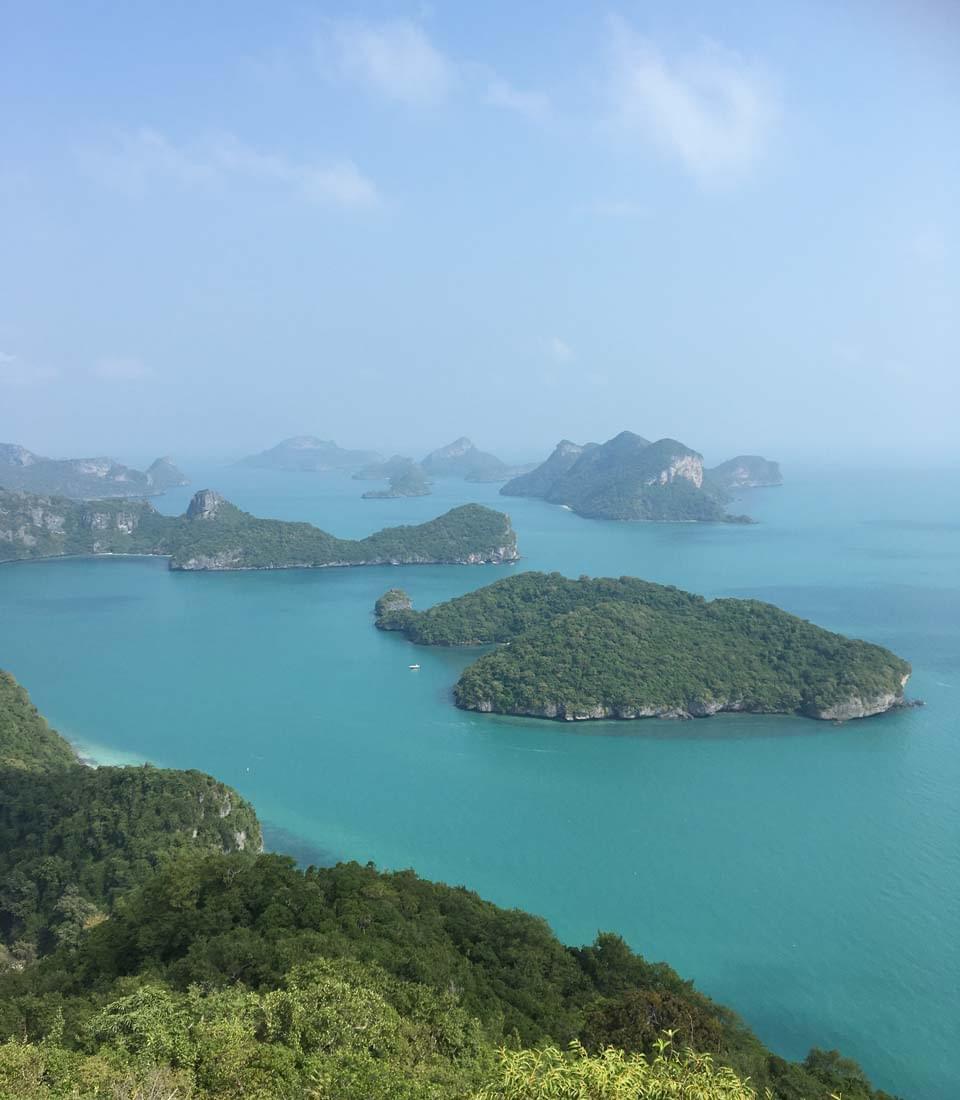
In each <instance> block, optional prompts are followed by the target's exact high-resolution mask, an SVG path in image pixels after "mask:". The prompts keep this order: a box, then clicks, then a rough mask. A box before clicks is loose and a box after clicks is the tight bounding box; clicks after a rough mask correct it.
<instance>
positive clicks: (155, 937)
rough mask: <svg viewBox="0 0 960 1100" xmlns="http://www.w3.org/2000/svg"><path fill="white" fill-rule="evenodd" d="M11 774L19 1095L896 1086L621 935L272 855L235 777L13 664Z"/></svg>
mask: <svg viewBox="0 0 960 1100" xmlns="http://www.w3.org/2000/svg"><path fill="white" fill-rule="evenodd" d="M0 784H2V787H0V791H2V796H0V868H2V878H0V882H2V890H0V942H2V946H0V1096H2V1097H4V1098H7V1097H9V1098H11V1100H14V1098H15V1100H104V1098H106V1097H111V1098H115V1100H148V1098H153V1100H236V1098H240V1097H248V1098H254V1097H255V1098H257V1100H306V1098H309V1097H312V1098H315V1100H321V1098H324V1100H327V1098H329V1100H424V1098H429V1100H468V1098H472V1100H551V1098H552V1100H556V1098H558V1097H560V1098H572V1097H582V1098H590V1100H594V1098H599V1097H602V1098H604V1100H607V1098H612V1097H615V1096H623V1097H625V1098H627V1100H633V1098H636V1097H647V1098H649V1100H668V1098H671V1097H680V1096H687V1097H690V1098H691V1100H693V1098H697V1100H707V1098H710V1100H757V1098H758V1097H762V1096H764V1095H765V1092H766V1090H769V1092H768V1093H767V1095H769V1096H770V1097H772V1098H773V1100H830V1098H831V1097H833V1096H835V1095H837V1094H841V1093H842V1095H843V1097H844V1100H891V1098H889V1097H888V1096H887V1094H885V1093H883V1092H880V1091H878V1090H874V1089H873V1088H872V1087H871V1085H870V1083H869V1081H868V1080H867V1078H866V1077H865V1075H864V1073H863V1071H862V1070H861V1069H860V1067H859V1066H857V1064H856V1063H854V1062H852V1061H850V1060H849V1059H846V1058H843V1057H841V1055H840V1054H838V1053H837V1052H836V1051H823V1050H819V1049H813V1050H811V1051H810V1053H809V1054H808V1056H807V1057H806V1058H805V1059H804V1061H802V1062H789V1061H787V1060H785V1059H783V1058H781V1057H779V1056H777V1055H776V1054H774V1053H773V1052H771V1051H770V1050H768V1049H767V1048H766V1047H764V1045H763V1044H762V1043H761V1042H760V1040H759V1039H758V1038H757V1037H756V1036H755V1035H754V1034H753V1033H752V1032H751V1031H750V1030H749V1028H747V1027H746V1025H745V1024H744V1023H743V1021H741V1020H740V1019H739V1018H738V1017H737V1016H736V1015H735V1014H734V1013H733V1012H731V1011H730V1010H729V1009H727V1008H725V1007H723V1006H722V1005H718V1004H716V1003H715V1002H714V1001H712V1000H710V998H708V997H706V996H704V995H703V994H702V993H700V992H698V991H697V990H696V989H695V988H694V986H693V984H692V983H691V982H689V981H686V980H684V979H682V978H681V977H680V976H679V975H678V974H677V973H676V972H675V971H674V970H672V969H671V968H670V967H669V966H668V965H666V964H665V963H653V962H648V961H647V960H645V959H644V958H643V957H642V956H640V955H638V954H635V953H634V952H633V951H631V949H630V948H629V947H628V946H627V944H626V943H625V942H624V941H623V940H622V939H621V938H620V937H618V936H617V935H615V934H613V933H601V934H600V935H598V936H597V938H596V940H595V941H594V942H593V943H592V944H590V945H588V946H583V947H576V948H574V947H566V946H564V945H563V944H562V943H560V941H559V940H558V939H557V938H556V937H555V936H554V935H553V933H552V932H551V931H550V929H549V927H548V926H547V924H546V922H545V921H543V920H541V919H540V918H538V917H534V916H531V915H529V914H527V913H524V912H521V911H519V910H506V909H500V908H498V907H497V906H495V905H492V904H490V903H489V902H486V901H483V900H482V899H481V898H480V897H478V896H477V895H476V894H474V893H471V892H470V891H468V890H465V889H463V888H462V887H451V886H446V885H443V884H441V883H432V882H428V881H426V880H424V879H421V878H419V877H418V876H417V875H415V874H414V873H413V872H412V871H402V872H399V873H393V874H387V873H383V872H379V871H377V870H376V869H375V868H374V867H373V866H372V865H370V864H368V865H367V866H365V867H362V866H360V865H359V864H356V863H342V864H338V865H337V866H334V867H323V868H317V867H309V868H307V869H306V870H301V869H298V868H297V867H296V866H295V864H294V862H293V860H291V859H289V858H286V857H283V856H279V855H267V854H261V853H260V852H259V838H260V827H259V825H258V823H257V820H256V816H255V814H254V812H253V810H252V809H251V808H250V807H249V806H248V805H247V804H246V803H245V802H244V800H243V799H242V798H241V797H240V796H239V795H238V794H237V793H236V792H235V791H233V790H231V789H230V788H229V787H226V786H224V785H223V784H221V783H218V782H217V781H216V780H215V779H212V778H211V777H209V776H205V775H203V774H201V773H199V772H177V771H169V770H166V769H158V768H151V767H136V768H96V769H93V768H87V767H83V766H81V765H79V764H78V763H77V762H76V761H75V760H74V759H73V757H72V753H71V751H70V748H69V746H68V745H67V744H66V742H64V741H63V740H62V738H60V737H59V736H58V735H57V734H56V733H55V732H54V731H52V730H51V729H50V728H49V727H48V726H47V724H46V723H45V722H44V721H43V719H42V718H41V717H40V715H39V714H37V712H36V710H35V709H34V708H33V706H32V704H31V703H30V700H29V698H28V696H27V695H26V692H25V691H24V690H23V689H22V688H21V687H20V686H19V685H17V684H16V682H15V681H14V680H13V678H12V677H10V676H9V675H7V674H4V673H0ZM241 838H242V841H243V842H242V843H241ZM600 1082H604V1084H603V1085H602V1086H601V1084H600Z"/></svg>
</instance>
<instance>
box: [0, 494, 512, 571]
mask: <svg viewBox="0 0 960 1100" xmlns="http://www.w3.org/2000/svg"><path fill="white" fill-rule="evenodd" d="M78 554H79V555H99V554H147V555H155V556H159V557H166V558H168V559H169V565H170V568H171V569H177V570H222V569H297V568H304V569H309V568H325V567H330V566H348V565H420V564H425V565H444V564H460V565H476V564H484V563H501V562H512V561H516V560H517V559H518V557H519V554H518V552H517V536H516V534H515V532H514V530H513V527H512V526H511V524H510V517H509V516H507V515H505V514H504V513H503V512H496V511H494V510H493V509H491V508H486V507H484V506H483V505H480V504H465V505H462V506H461V507H459V508H453V509H451V510H450V511H449V512H445V513H444V514H443V515H441V516H438V517H437V518H436V519H432V520H430V521H429V522H427V523H421V524H418V525H416V526H399V527H387V528H384V530H382V531H377V532H376V533H375V534H372V535H368V536H367V537H366V538H364V539H339V538H336V537H335V536H334V535H330V534H328V533H327V532H326V531H321V530H320V529H319V528H318V527H314V526H312V525H311V524H309V523H291V522H287V521H285V520H276V519H259V518H258V517H256V516H252V515H250V514H249V513H248V512H243V511H241V510H240V509H239V508H237V507H236V506H235V505H233V504H231V503H230V502H229V501H228V500H225V499H224V498H223V497H222V496H221V495H220V494H219V493H217V492H215V491H214V490H212V489H201V490H200V491H199V492H197V493H195V494H194V496H193V499H192V500H191V501H190V505H189V507H188V508H187V510H186V512H185V513H184V514H183V515H182V516H165V515H161V514H160V513H159V512H158V511H157V510H156V509H155V508H154V507H153V505H152V504H150V503H149V502H148V501H124V502H120V501H110V500H102V501H94V502H88V503H80V502H77V501H71V500H67V499H66V498H63V497H43V496H38V495H36V494H31V493H11V492H8V491H6V490H0V561H22V560H25V559H30V558H44V557H61V556H64V555H78Z"/></svg>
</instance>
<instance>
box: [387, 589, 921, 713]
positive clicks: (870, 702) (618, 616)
mask: <svg viewBox="0 0 960 1100" xmlns="http://www.w3.org/2000/svg"><path fill="white" fill-rule="evenodd" d="M376 625H377V626H378V627H379V628H380V629H381V630H398V631H401V632H402V633H403V634H404V635H405V636H406V637H407V638H408V639H409V640H410V641H412V642H415V643H417V644H419V645H441V646H489V645H494V646H497V647H498V648H496V649H494V650H493V651H492V652H489V653H485V654H484V655H483V656H481V657H479V658H478V659H477V660H476V661H475V662H474V663H473V664H472V665H470V666H469V667H468V668H467V669H466V670H465V671H464V672H463V674H462V675H461V677H460V679H459V680H458V682H457V684H456V687H455V688H454V699H455V701H456V704H457V706H459V707H462V708H464V709H466V710H476V711H482V712H493V713H497V714H519V715H529V716H532V717H537V718H554V719H564V720H566V721H575V720H584V719H599V718H618V719H634V718H701V717H707V716H709V715H712V714H717V713H718V712H720V711H737V712H742V713H754V714H796V715H802V716H805V717H808V718H818V719H823V720H833V721H845V720H847V719H850V718H864V717H867V716H869V715H874V714H881V713H883V712H884V711H887V710H890V709H892V708H894V707H898V706H903V705H904V688H905V686H906V683H907V680H908V679H909V677H910V671H911V670H910V665H909V664H908V663H907V662H906V661H904V660H903V659H902V658H900V657H898V656H896V655H895V654H893V653H891V652H890V651H889V650H887V649H884V648H883V647H882V646H878V645H873V644H871V643H870V642H865V641H860V640H858V639H852V638H846V637H844V636H842V635H840V634H834V633H831V632H830V631H828V630H824V629H822V628H821V627H818V626H814V625H813V624H812V623H809V622H807V621H806V620H804V619H800V618H797V617H796V616H795V615H790V614H788V613H787V612H786V611H782V610H780V608H778V607H774V606H773V605H772V604H768V603H761V602H760V601H758V600H743V599H716V600H706V599H704V597H702V596H697V595H693V594H691V593H689V592H684V591H682V590H680V589H678V588H673V587H669V586H664V585H659V584H653V583H651V582H649V581H644V580H639V579H637V578H635V577H620V578H619V579H612V578H599V579H590V578H588V577H581V578H580V579H579V580H570V579H568V578H566V577H563V576H561V575H560V574H559V573H549V574H547V573H535V572H529V573H520V574H518V575H516V576H513V577H509V578H506V579H504V580H501V581H498V582H496V583H495V584H491V585H487V586H486V587H484V588H481V589H479V590H478V591H475V592H470V593H468V594H467V595H465V596H459V597H457V598H456V599H453V600H448V601H446V602H445V603H441V604H438V605H436V606H435V607H432V608H430V609H428V610H426V611H416V610H414V609H413V607H412V605H411V604H410V602H409V600H408V598H407V596H406V594H405V593H404V592H402V591H401V590H391V591H390V592H389V593H387V595H386V596H384V597H382V598H381V600H380V601H379V603H378V605H377V607H376Z"/></svg>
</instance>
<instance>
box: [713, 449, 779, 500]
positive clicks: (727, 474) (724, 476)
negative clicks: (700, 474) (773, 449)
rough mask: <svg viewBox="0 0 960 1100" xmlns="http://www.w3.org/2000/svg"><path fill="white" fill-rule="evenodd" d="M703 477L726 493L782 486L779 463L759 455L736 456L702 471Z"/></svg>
mask: <svg viewBox="0 0 960 1100" xmlns="http://www.w3.org/2000/svg"><path fill="white" fill-rule="evenodd" d="M704 476H705V477H706V478H707V479H708V480H709V481H710V482H711V483H712V484H714V485H716V486H718V487H719V488H720V489H723V490H725V491H727V492H733V491H735V490H736V489H767V488H771V487H774V486H777V485H782V484H783V474H782V473H781V472H780V463H779V462H771V461H770V459H768V458H761V456H760V455H737V457H736V458H728V459H727V461H726V462H721V463H720V465H719V466H714V467H712V468H711V469H709V470H705V471H704Z"/></svg>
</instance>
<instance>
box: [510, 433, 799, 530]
mask: <svg viewBox="0 0 960 1100" xmlns="http://www.w3.org/2000/svg"><path fill="white" fill-rule="evenodd" d="M731 461H732V462H733V463H738V462H741V463H742V462H744V461H746V458H745V457H742V458H741V459H733V460H731ZM751 461H753V459H751ZM756 461H757V462H760V463H762V462H765V461H766V460H765V459H759V458H758V459H756ZM729 465H730V464H729V463H724V464H723V465H722V466H720V467H717V468H716V470H714V471H708V470H704V465H703V455H702V454H700V453H699V452H698V451H694V450H693V449H692V448H690V447H688V446H687V445H686V444H685V443H681V442H679V440H676V439H659V440H657V441H656V442H651V441H650V440H648V439H644V437H643V436H640V435H636V434H635V433H633V432H621V433H620V434H619V435H616V436H614V437H613V439H608V440H607V442H606V443H602V444H597V443H585V444H583V445H580V444H577V443H572V442H571V441H570V440H569V439H564V440H561V442H560V443H558V444H557V446H556V448H555V449H554V451H553V454H551V455H550V457H549V458H548V459H547V460H546V461H545V462H543V463H541V464H540V465H539V466H537V467H536V468H535V469H533V470H531V471H530V472H529V473H526V474H523V475H521V476H519V477H515V478H513V479H512V480H510V481H508V482H507V483H506V485H504V486H503V488H502V489H501V490H500V492H501V493H502V494H503V495H504V496H518V497H538V498H540V499H541V500H546V501H549V502H550V503H552V504H562V505H564V506H565V507H567V508H569V509H570V510H571V511H573V512H577V513H578V514H579V515H581V516H585V517H586V518H588V519H616V520H634V521H637V520H646V521H654V522H661V523H667V522H673V523H677V522H682V523H690V522H698V523H705V522H706V523H750V522H752V521H751V520H750V518H749V516H741V515H731V514H729V513H728V512H727V511H726V508H725V505H726V504H727V502H728V500H729V497H728V492H729V490H730V489H731V488H734V487H742V485H743V482H736V483H735V484H732V483H731V482H732V481H733V480H734V479H733V477H732V475H731V474H730V473H729V472H728V471H727V469H726V467H728V466H729ZM768 465H770V466H773V467H775V466H776V463H770V464H768ZM711 474H715V475H716V476H711ZM777 474H778V475H779V469H777Z"/></svg>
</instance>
